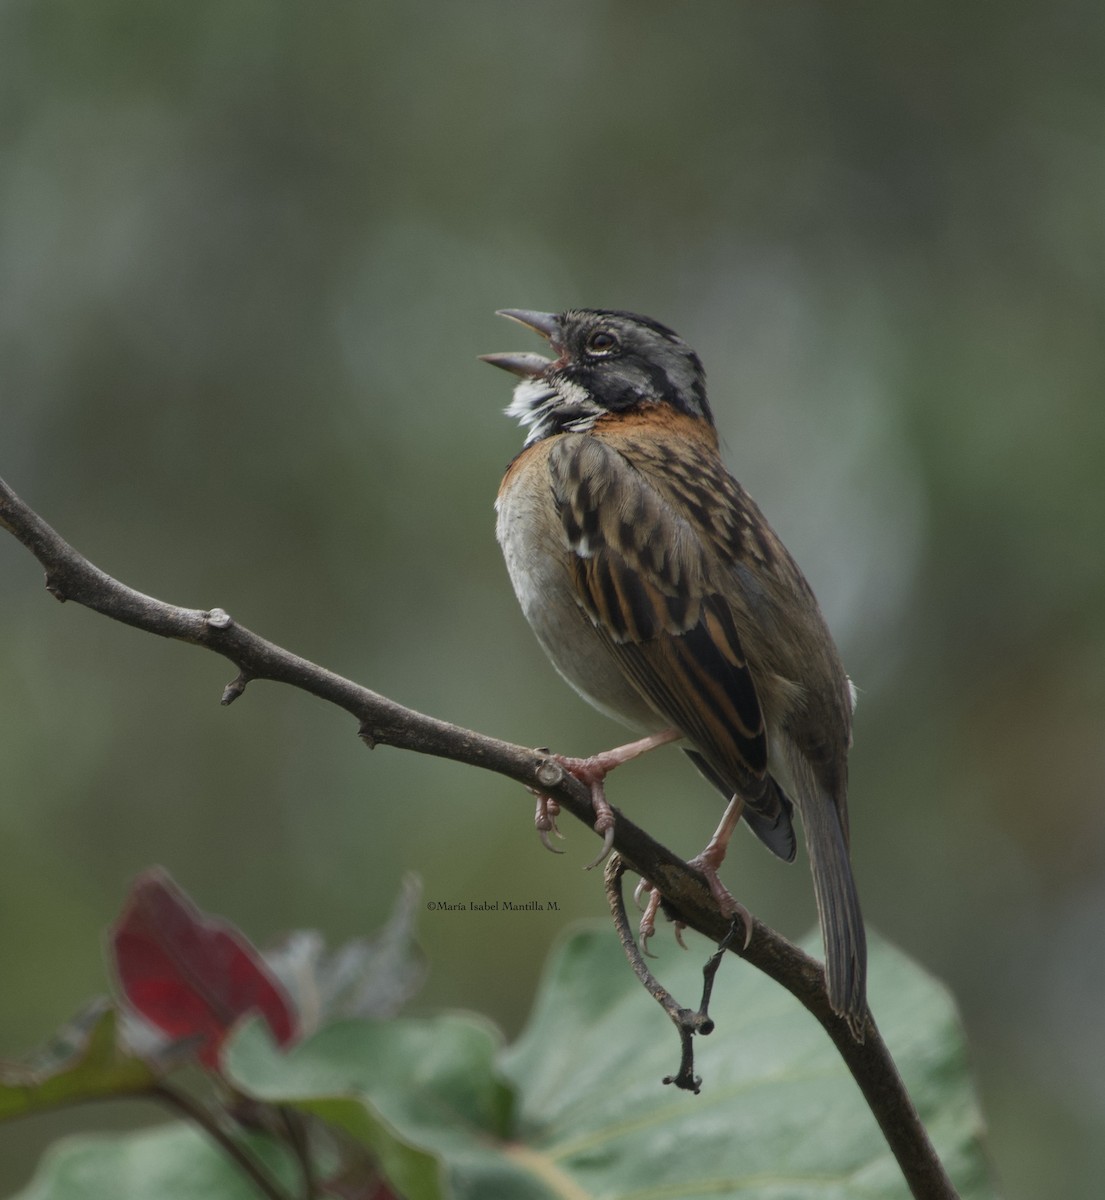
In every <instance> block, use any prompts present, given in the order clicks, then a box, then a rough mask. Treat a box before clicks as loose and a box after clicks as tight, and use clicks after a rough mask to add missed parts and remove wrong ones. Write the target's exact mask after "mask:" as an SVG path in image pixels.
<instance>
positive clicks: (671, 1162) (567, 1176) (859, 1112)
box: [19, 928, 994, 1200]
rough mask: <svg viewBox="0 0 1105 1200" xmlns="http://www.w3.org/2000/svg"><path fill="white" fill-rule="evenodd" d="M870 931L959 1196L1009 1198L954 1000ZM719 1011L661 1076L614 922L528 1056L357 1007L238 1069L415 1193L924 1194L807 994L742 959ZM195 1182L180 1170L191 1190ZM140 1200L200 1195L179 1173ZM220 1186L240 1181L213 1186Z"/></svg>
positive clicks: (469, 1023) (574, 945)
mask: <svg viewBox="0 0 1105 1200" xmlns="http://www.w3.org/2000/svg"><path fill="white" fill-rule="evenodd" d="M871 942H872V945H871V980H870V990H871V998H872V1005H873V1008H874V1011H875V1012H876V1013H877V1015H878V1018H879V1023H880V1026H881V1028H882V1030H883V1033H884V1036H885V1037H886V1038H887V1041H888V1043H889V1045H890V1048H891V1051H892V1053H893V1054H894V1056H895V1058H896V1059H897V1061H898V1065H899V1067H900V1069H901V1071H902V1074H903V1075H904V1077H905V1079H906V1082H907V1085H908V1086H909V1088H910V1091H911V1093H912V1095H913V1097H914V1100H915V1102H916V1103H917V1106H918V1108H919V1110H920V1112H921V1114H922V1116H923V1117H924V1119H925V1121H926V1124H927V1126H928V1128H929V1131H930V1133H931V1134H932V1136H933V1139H934V1141H935V1143H936V1146H937V1149H938V1151H939V1152H940V1154H941V1156H942V1157H943V1160H944V1162H945V1165H946V1166H947V1168H948V1170H949V1172H950V1174H951V1176H952V1178H953V1180H954V1181H955V1183H956V1184H957V1186H958V1187H959V1189H960V1192H961V1196H962V1198H963V1200H992V1197H993V1196H994V1190H993V1187H992V1185H991V1183H990V1181H989V1179H988V1177H987V1171H986V1167H985V1163H984V1160H983V1157H982V1153H981V1148H980V1144H979V1131H980V1126H981V1121H980V1117H979V1113H978V1109H977V1105H976V1103H975V1101H974V1098H973V1095H972V1093H971V1088H970V1083H969V1079H968V1074H967V1069H966V1065H965V1055H964V1048H963V1040H962V1035H961V1032H960V1028H959V1024H958V1020H957V1018H956V1015H955V1011H954V1007H953V1006H952V1004H951V1002H950V1000H949V998H948V996H947V994H946V992H945V991H944V989H943V988H942V987H941V986H940V985H939V984H937V983H936V982H935V981H933V980H932V979H931V978H930V977H928V976H927V975H925V974H924V973H923V972H921V971H920V970H919V969H918V968H917V967H915V966H914V965H912V964H911V963H909V962H908V961H907V960H906V959H905V958H904V957H903V956H902V955H901V954H899V953H898V952H897V951H895V950H893V949H892V948H891V947H889V946H887V945H886V944H885V943H881V942H879V941H878V939H877V938H872V939H871ZM691 944H692V947H693V948H692V950H691V951H690V952H688V953H684V952H682V951H680V950H678V949H677V948H676V947H675V946H674V945H672V944H671V943H670V942H669V943H667V944H666V945H665V946H664V947H663V948H662V957H661V959H660V961H659V963H658V964H657V966H658V967H659V974H660V976H661V978H662V981H663V982H664V983H665V984H666V985H667V986H668V987H670V988H671V989H672V991H673V992H674V993H675V995H676V996H677V997H678V998H679V999H681V1000H682V1001H683V1002H685V1003H691V1004H694V1003H697V998H698V994H699V990H700V988H701V979H702V976H701V968H702V964H703V962H704V961H705V959H706V957H707V953H708V947H707V945H706V943H705V942H702V941H700V940H695V941H694V942H692V943H691ZM712 1011H713V1016H714V1017H715V1020H716V1022H717V1028H716V1030H715V1032H714V1033H713V1034H712V1035H711V1036H709V1037H707V1038H699V1039H697V1040H696V1053H697V1069H698V1072H699V1073H700V1074H701V1075H702V1076H703V1077H704V1085H703V1090H702V1093H701V1095H699V1096H694V1095H691V1094H689V1093H686V1092H679V1091H676V1090H675V1089H673V1088H671V1087H664V1086H663V1085H662V1084H661V1082H660V1080H661V1078H662V1077H663V1076H664V1075H667V1074H671V1073H672V1072H673V1071H674V1070H675V1068H676V1066H677V1064H678V1057H679V1046H678V1040H677V1038H676V1035H675V1032H674V1030H673V1029H672V1027H671V1024H670V1022H669V1021H668V1019H667V1017H666V1016H665V1015H664V1014H663V1012H662V1011H661V1010H660V1008H659V1007H658V1006H657V1005H656V1004H655V1003H654V1002H653V1001H652V1000H651V999H650V998H649V996H648V995H647V994H646V993H645V992H644V991H643V990H642V989H641V987H640V986H639V984H638V983H637V981H636V979H635V978H634V976H633V975H632V973H631V971H630V969H629V967H628V965H627V964H626V962H625V960H624V958H623V956H622V952H621V948H620V946H619V945H618V942H617V939H616V938H615V937H614V935H613V934H612V933H611V932H610V931H608V930H607V929H605V928H603V929H583V930H581V931H577V932H575V933H574V934H573V935H572V936H570V937H568V938H567V939H566V940H565V941H564V942H563V943H562V944H561V946H560V948H559V950H558V951H557V952H556V954H555V955H554V957H553V959H552V961H551V963H550V965H549V968H548V971H547V975H546V978H545V980H544V982H543V984H542V987H541V992H540V995H539V998H538V1000H537V1003H536V1006H535V1010H534V1013H533V1016H532V1018H531V1020H530V1023H529V1025H528V1026H527V1028H526V1030H525V1031H524V1033H523V1034H522V1036H521V1037H520V1038H519V1039H518V1041H517V1042H516V1043H515V1044H514V1045H513V1046H511V1047H510V1048H504V1047H503V1046H502V1044H501V1039H500V1037H499V1035H498V1034H497V1033H496V1031H495V1030H494V1029H493V1028H491V1027H490V1026H489V1025H488V1024H487V1023H486V1022H485V1021H483V1020H481V1019H479V1018H476V1017H472V1016H468V1015H458V1014H448V1015H444V1016H440V1017H437V1018H433V1019H425V1020H414V1019H401V1020H393V1021H387V1022H375V1023H373V1022H366V1021H347V1022H343V1023H341V1024H338V1025H333V1026H330V1027H328V1028H326V1029H323V1030H322V1031H321V1032H319V1033H318V1034H317V1035H315V1036H314V1037H313V1038H311V1039H310V1040H309V1041H307V1042H304V1043H303V1044H301V1045H299V1046H296V1047H294V1048H293V1049H292V1050H291V1051H289V1052H282V1051H280V1050H278V1049H277V1048H276V1047H275V1046H274V1045H273V1044H272V1042H271V1039H270V1038H269V1037H268V1035H267V1033H266V1031H265V1029H264V1027H263V1026H262V1025H261V1023H260V1022H253V1023H252V1024H250V1025H249V1026H247V1027H246V1028H245V1029H243V1030H242V1031H241V1032H240V1034H238V1035H237V1036H236V1037H235V1038H234V1039H233V1040H232V1041H231V1042H230V1043H228V1045H227V1047H226V1049H225V1051H224V1055H223V1064H224V1068H225V1069H226V1070H227V1072H228V1073H229V1074H230V1075H231V1077H232V1078H233V1079H234V1081H235V1083H236V1084H237V1086H239V1087H240V1088H241V1089H242V1090H243V1091H245V1092H247V1093H249V1094H252V1095H254V1096H256V1097H257V1098H258V1099H262V1100H267V1101H270V1102H274V1103H286V1104H291V1105H294V1106H295V1107H298V1108H301V1109H303V1110H305V1111H307V1112H313V1113H316V1114H318V1115H320V1116H323V1117H325V1118H326V1119H328V1120H329V1121H331V1122H333V1123H334V1124H336V1125H338V1126H340V1127H342V1128H343V1129H344V1130H346V1131H347V1132H348V1133H349V1134H351V1135H352V1136H353V1137H354V1138H356V1139H357V1140H358V1141H359V1142H360V1143H361V1144H362V1145H363V1146H365V1147H367V1148H369V1149H370V1150H371V1152H372V1154H373V1155H374V1157H375V1158H376V1159H377V1160H378V1161H379V1162H380V1163H381V1165H382V1167H383V1169H384V1171H385V1173H386V1174H387V1176H388V1178H389V1179H390V1181H391V1183H392V1185H393V1187H394V1189H395V1190H396V1192H397V1193H399V1194H401V1195H403V1196H404V1197H406V1198H407V1200H477V1198H478V1200H499V1198H502V1200H507V1198H511V1200H587V1198H588V1197H603V1200H705V1198H706V1197H710V1198H712V1200H716V1198H717V1197H719V1196H741V1197H747V1198H748V1200H846V1198H847V1200H907V1197H908V1191H907V1188H906V1186H905V1183H904V1181H903V1180H902V1177H901V1174H900V1172H899V1170H898V1167H897V1165H896V1163H895V1162H894V1160H893V1158H892V1157H891V1155H890V1153H889V1151H888V1150H887V1148H886V1144H885V1142H884V1140H883V1137H882V1134H881V1132H880V1131H879V1129H878V1126H877V1125H876V1123H875V1120H874V1117H873V1116H872V1115H871V1113H870V1112H869V1111H868V1110H867V1107H866V1105H865V1103H864V1101H863V1099H862V1097H861V1096H860V1093H859V1090H858V1088H857V1087H856V1086H855V1084H854V1083H853V1082H852V1079H851V1077H850V1076H849V1075H848V1073H847V1071H846V1070H845V1068H844V1066H843V1064H842V1063H841V1062H840V1060H839V1058H838V1056H837V1054H836V1052H835V1050H834V1049H833V1047H832V1044H831V1043H830V1042H829V1040H828V1038H827V1037H826V1036H825V1034H824V1033H823V1031H822V1030H821V1029H820V1027H819V1026H818V1025H817V1024H816V1022H815V1021H814V1020H813V1019H812V1018H811V1017H809V1015H808V1014H807V1013H806V1012H805V1011H804V1010H803V1009H802V1008H801V1007H800V1006H799V1005H798V1004H797V1002H796V1001H794V1000H793V999H792V998H791V997H790V996H789V995H788V994H787V993H785V992H784V991H782V990H781V989H780V988H778V987H777V986H776V985H775V984H773V983H771V982H770V981H769V980H768V979H766V978H765V977H763V976H761V975H760V974H759V973H758V972H756V971H755V970H753V969H752V968H751V967H748V966H746V965H745V964H742V963H740V962H739V961H738V960H736V959H735V958H732V959H730V960H729V961H726V962H725V963H723V964H722V968H721V971H720V973H719V976H718V981H717V985H716V987H715V990H714V1002H713V1010H712ZM144 1136H148V1135H144ZM130 1140H131V1139H126V1138H124V1139H116V1140H115V1141H116V1143H117V1144H119V1145H125V1144H127V1143H128V1142H129V1141H130ZM98 1144H99V1145H100V1146H101V1152H102V1153H104V1154H108V1153H116V1151H112V1150H110V1148H109V1147H108V1145H106V1144H105V1141H104V1140H103V1139H101V1140H100V1142H99V1143H98ZM82 1151H83V1152H85V1153H91V1150H90V1148H89V1144H87V1143H82ZM205 1161H206V1160H205ZM89 1169H91V1168H89ZM120 1169H121V1167H120ZM131 1169H132V1164H128V1166H127V1170H128V1171H129V1170H131ZM120 1178H122V1176H120ZM129 1178H133V1176H131V1177H129ZM190 1178H191V1176H190V1175H189V1173H188V1171H187V1170H185V1168H184V1165H183V1162H182V1163H181V1164H180V1176H179V1183H180V1186H181V1187H186V1186H190V1183H189V1181H190ZM39 1182H40V1181H36V1185H35V1186H38V1184H39ZM128 1186H131V1185H130V1184H129V1183H128ZM73 1194H75V1193H71V1192H66V1191H62V1190H58V1191H51V1190H39V1191H32V1192H28V1193H26V1194H25V1195H24V1196H22V1197H20V1198H19V1200H30V1198H31V1197H32V1196H33V1197H34V1200H46V1198H47V1197H48V1198H49V1200H68V1198H69V1196H70V1195H73ZM115 1194H116V1195H121V1196H123V1197H124V1198H127V1197H129V1196H130V1195H131V1194H134V1195H137V1194H138V1191H137V1190H136V1191H135V1192H134V1193H130V1192H126V1191H122V1192H120V1191H117V1192H116V1193H115ZM144 1194H145V1195H158V1196H164V1197H166V1200H177V1198H178V1197H179V1196H181V1195H188V1196H191V1195H192V1194H193V1193H192V1192H191V1191H187V1192H181V1191H178V1190H176V1184H175V1183H174V1182H173V1181H172V1180H170V1179H168V1178H167V1177H166V1176H165V1175H164V1174H162V1175H159V1176H158V1179H157V1182H156V1184H153V1185H149V1186H148V1187H147V1188H146V1190H145V1192H144ZM207 1194H208V1195H209V1196H210V1197H212V1200H214V1198H215V1197H219V1198H220V1200H221V1198H222V1197H223V1196H224V1195H230V1194H234V1195H237V1193H224V1192H223V1191H221V1190H217V1189H216V1188H215V1187H214V1185H211V1187H210V1188H209V1190H208V1193H207Z"/></svg>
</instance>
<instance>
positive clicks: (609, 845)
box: [550, 825, 614, 871]
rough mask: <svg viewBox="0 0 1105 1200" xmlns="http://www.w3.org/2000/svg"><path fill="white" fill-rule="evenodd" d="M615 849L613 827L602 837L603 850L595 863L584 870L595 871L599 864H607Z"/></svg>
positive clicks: (591, 863) (589, 864) (590, 863)
mask: <svg viewBox="0 0 1105 1200" xmlns="http://www.w3.org/2000/svg"><path fill="white" fill-rule="evenodd" d="M550 849H551V847H550ZM613 849H614V826H613V825H611V826H610V827H609V828H608V829H607V830H606V832H605V833H604V834H603V835H602V849H601V850H600V851H599V852H598V857H597V858H595V859H594V861H592V862H589V863H588V864H587V866H585V867H584V868H583V869H584V870H585V871H590V870H593V869H594V868H595V867H597V866H598V865H599V863H601V862H605V860H606V859H607V857H608V856H609V854H610V851H611V850H613Z"/></svg>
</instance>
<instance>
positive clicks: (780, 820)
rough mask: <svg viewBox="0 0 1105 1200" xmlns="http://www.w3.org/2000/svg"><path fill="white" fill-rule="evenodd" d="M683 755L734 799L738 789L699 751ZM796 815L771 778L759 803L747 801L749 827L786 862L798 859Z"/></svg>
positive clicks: (784, 795) (715, 785)
mask: <svg viewBox="0 0 1105 1200" xmlns="http://www.w3.org/2000/svg"><path fill="white" fill-rule="evenodd" d="M683 753H684V754H685V755H686V756H687V757H688V758H689V759H690V760H691V762H693V763H694V765H695V766H696V767H697V768H698V769H699V770H700V771H701V772H702V774H703V775H705V776H706V778H707V779H708V780H709V781H710V782H711V783H712V784H713V785H714V787H716V788H717V790H718V791H719V792H721V794H722V795H723V796H724V797H725V799H726V800H731V799H732V798H733V793H734V791H735V789H734V787H733V786H732V784H730V783H728V782H727V781H726V780H725V779H724V778H722V776H721V773H720V772H718V771H715V770H714V768H713V767H712V766H711V765H710V764H709V763H708V762H707V761H706V759H705V758H703V756H702V755H701V754H699V752H698V751H697V750H684V751H683ZM793 811H794V806H793V805H792V804H791V802H790V797H789V796H788V795H787V794H786V792H784V791H783V789H782V788H781V787H780V786H779V785H778V783H776V782H775V780H774V779H773V778H772V777H771V776H770V775H769V776H768V777H767V781H766V786H765V788H764V794H763V796H762V797H761V798H760V799H758V800H756V801H755V803H753V802H752V801H750V800H749V801H746V803H745V806H744V819H745V821H746V822H747V823H748V827H749V828H750V829H751V830H752V832H753V833H754V834H755V835H756V836H757V837H758V838H759V839H760V841H761V842H763V844H764V845H765V846H766V847H767V848H768V849H769V850H770V851H771V852H772V854H777V855H778V856H779V857H780V858H781V859H782V860H783V861H784V862H794V855H795V853H796V852H797V850H798V842H797V839H796V838H795V836H794V825H793V824H792V823H791V819H790V818H791V813H792V812H793Z"/></svg>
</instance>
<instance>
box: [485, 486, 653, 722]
mask: <svg viewBox="0 0 1105 1200" xmlns="http://www.w3.org/2000/svg"><path fill="white" fill-rule="evenodd" d="M525 490H526V489H522V488H518V487H513V488H510V489H509V490H508V491H506V492H505V493H503V494H502V495H500V497H499V502H498V504H497V505H496V507H497V509H498V513H499V518H498V523H497V526H496V533H497V536H498V539H499V545H500V546H501V547H502V550H503V557H504V558H505V559H506V569H507V571H508V572H509V574H510V581H511V583H512V584H513V585H514V592H515V595H517V597H518V602H519V603H520V604H521V606H522V612H523V613H525V616H526V620H527V621H529V623H530V625H531V626H532V627H533V631H534V633H535V634H537V640H538V641H539V642H540V643H541V646H542V648H543V649H544V651H545V653H546V654H547V655H548V656H549V658H550V659H551V661H552V663H553V666H555V667H556V669H557V670H558V671H559V672H560V674H561V675H562V676H563V677H564V678H565V679H566V680H567V681H568V682H569V683H570V684H571V685H572V687H574V688H575V690H576V691H577V692H579V694H580V695H581V696H582V697H583V698H584V699H585V700H587V701H588V702H589V703H590V704H592V705H594V707H595V708H597V709H598V710H599V711H600V712H603V713H606V714H607V716H610V717H613V718H614V720H616V721H620V722H621V723H622V724H623V725H628V726H629V727H630V728H633V729H639V730H641V731H643V732H654V731H658V730H661V729H664V728H666V727H667V726H668V725H669V724H670V722H667V721H665V720H664V719H663V718H662V717H661V716H659V715H658V714H657V713H656V712H655V711H653V709H652V708H651V707H650V706H649V705H648V704H647V703H646V702H645V701H644V700H643V699H642V697H641V695H640V693H639V692H638V691H637V689H636V688H635V687H634V686H633V685H632V684H631V683H630V682H629V681H628V680H627V679H626V678H625V676H624V675H623V674H622V673H621V671H620V670H619V668H618V666H617V664H616V663H615V662H614V661H613V659H612V658H611V656H610V652H609V650H608V649H607V648H606V645H605V644H604V642H603V641H602V638H601V637H600V636H599V634H598V632H597V631H596V629H595V627H594V625H593V624H592V623H591V619H590V617H588V616H587V614H586V613H585V612H584V611H583V609H582V608H581V607H580V605H579V602H578V601H577V600H576V596H575V589H574V586H573V584H572V580H571V577H570V575H569V573H568V569H567V565H566V559H567V555H568V553H569V551H568V549H567V546H566V544H565V541H564V538H563V534H562V533H561V532H560V529H559V523H550V522H549V521H548V520H547V516H546V518H545V519H541V518H539V517H538V516H537V515H536V513H535V505H534V503H533V499H532V498H527V496H526V495H525V494H524V493H525ZM541 502H543V503H544V504H547V503H548V501H547V498H543V497H542V498H541Z"/></svg>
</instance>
